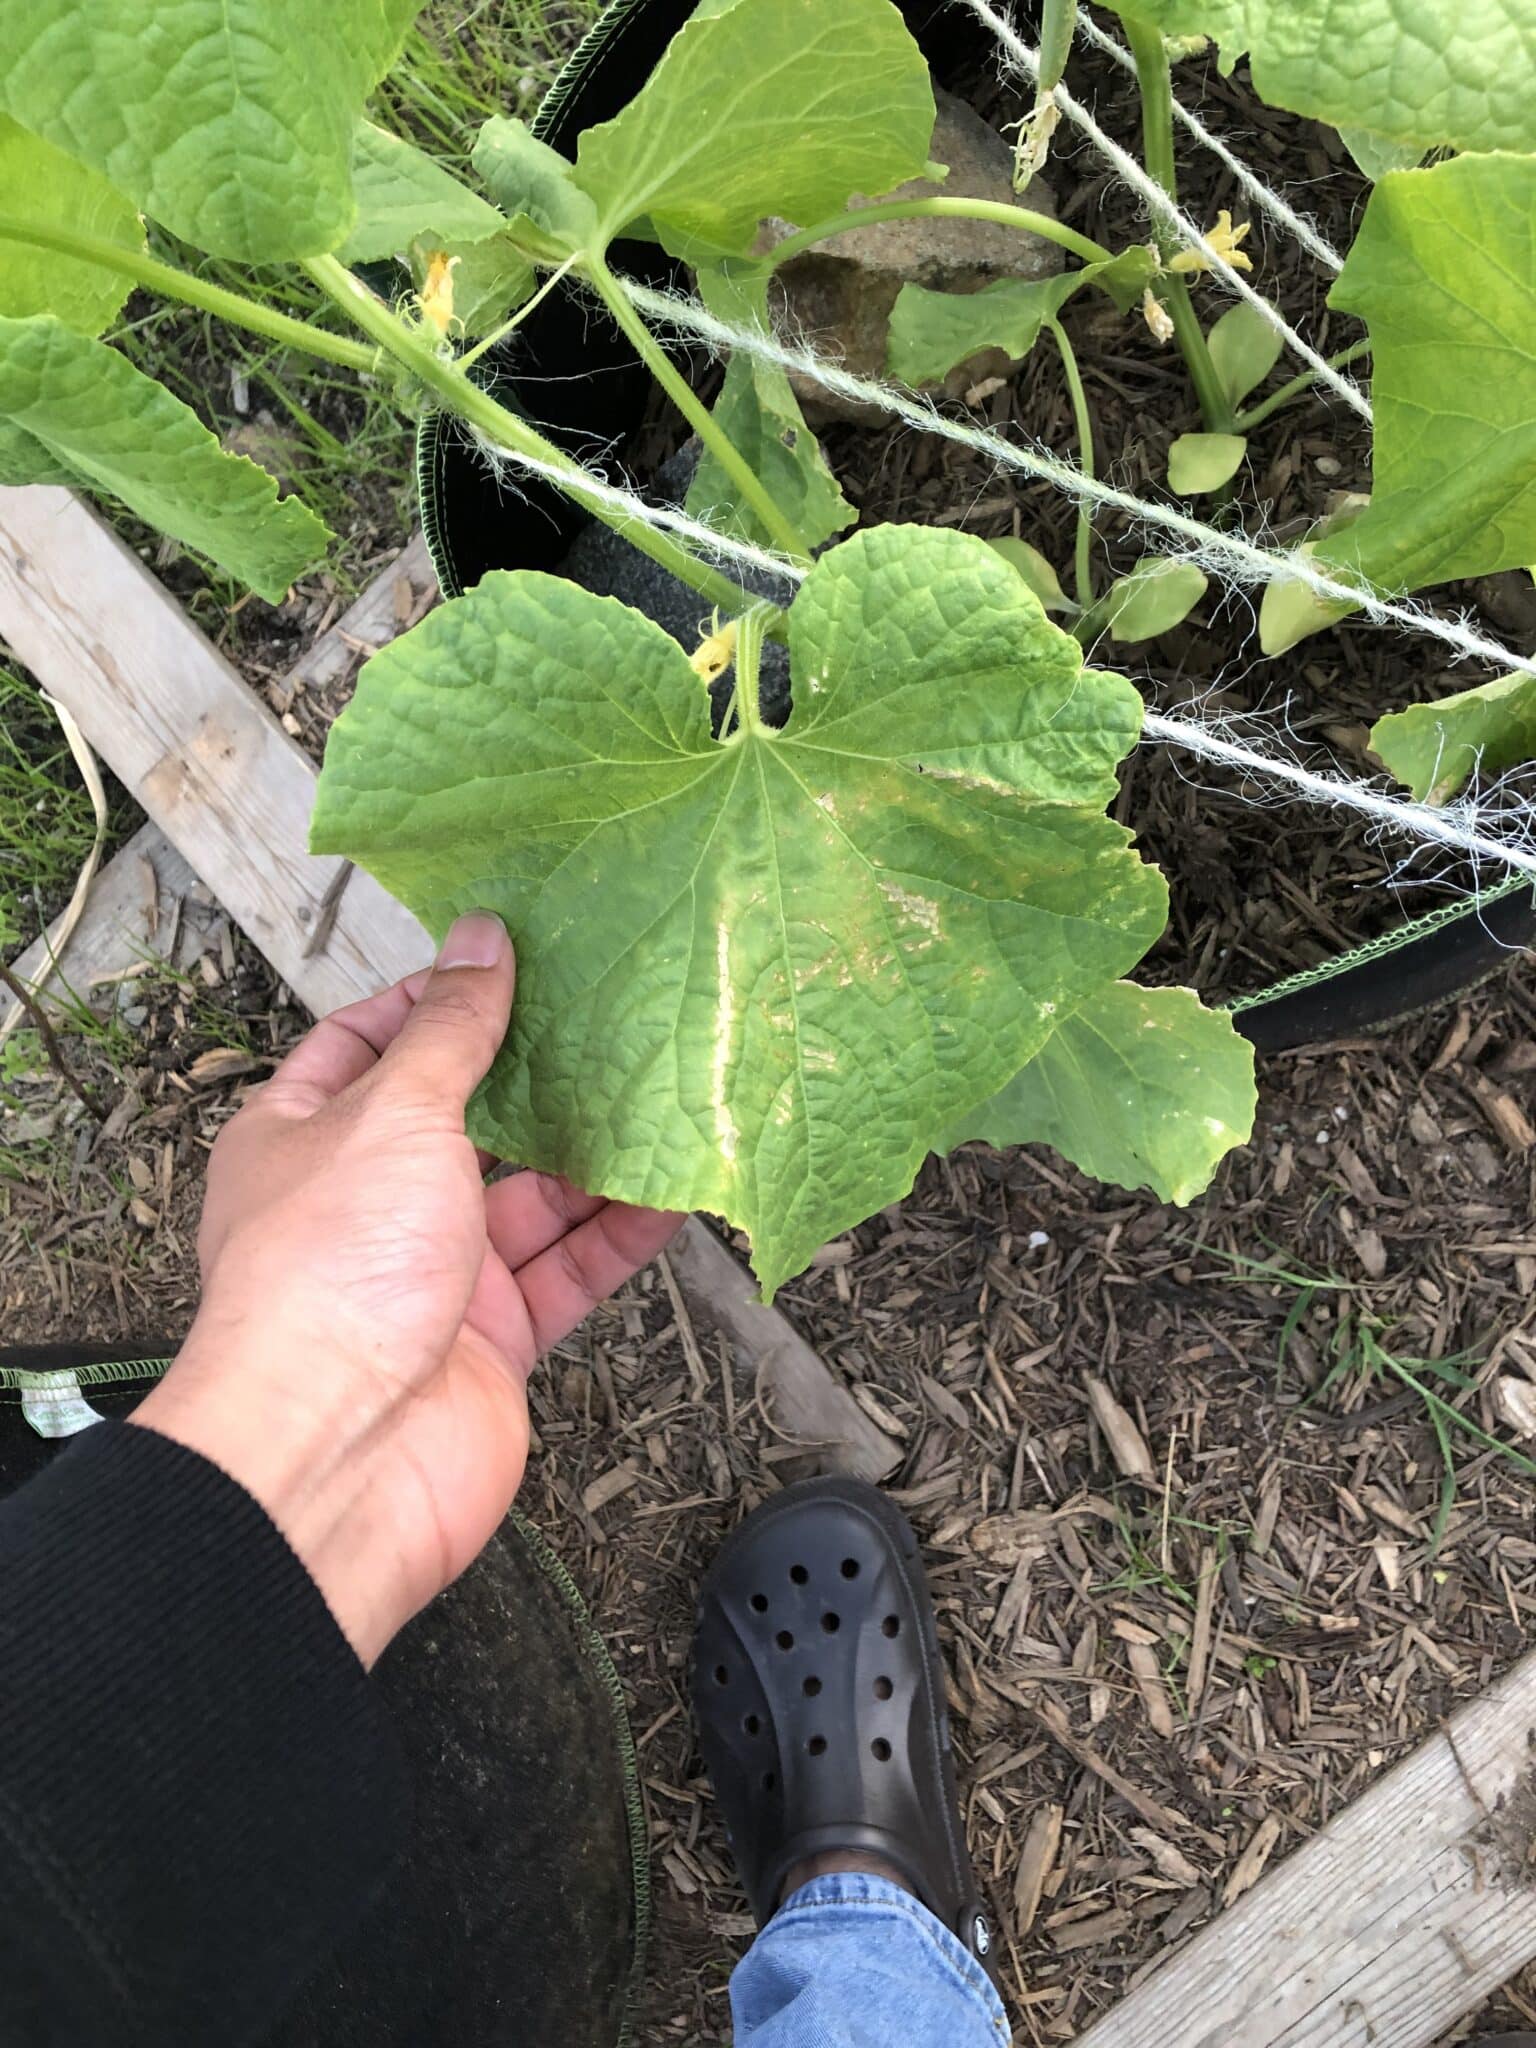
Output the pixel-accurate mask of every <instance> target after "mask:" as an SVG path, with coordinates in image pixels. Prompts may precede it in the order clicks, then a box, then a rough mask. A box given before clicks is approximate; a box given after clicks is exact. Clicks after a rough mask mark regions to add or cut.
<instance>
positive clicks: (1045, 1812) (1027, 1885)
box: [1013, 1802, 1065, 1938]
mask: <svg viewBox="0 0 1536 2048" xmlns="http://www.w3.org/2000/svg"><path fill="white" fill-rule="evenodd" d="M1064 1818H1065V1809H1064V1808H1062V1807H1060V1806H1054V1805H1052V1804H1050V1803H1049V1802H1047V1803H1046V1804H1045V1805H1043V1806H1037V1807H1036V1808H1035V1811H1034V1814H1033V1816H1032V1817H1031V1819H1030V1823H1029V1832H1028V1833H1027V1834H1026V1835H1025V1837H1024V1846H1023V1848H1022V1849H1021V1850H1020V1851H1019V1867H1018V1869H1017V1870H1016V1871H1015V1872H1014V1877H1013V1910H1014V1913H1015V1915H1016V1918H1017V1928H1016V1935H1017V1937H1018V1938H1022V1937H1023V1936H1024V1935H1025V1934H1027V1933H1028V1932H1029V1929H1030V1927H1031V1925H1032V1924H1033V1921H1034V1917H1035V1915H1036V1913H1038V1912H1039V1910H1040V1896H1041V1893H1042V1892H1043V1891H1044V1889H1045V1880H1046V1879H1047V1878H1048V1877H1049V1876H1050V1874H1051V1871H1052V1870H1053V1868H1054V1867H1055V1863H1056V1854H1057V1851H1058V1850H1059V1849H1060V1847H1061V1823H1062V1821H1063V1819H1064Z"/></svg>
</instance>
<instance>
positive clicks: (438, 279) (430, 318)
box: [418, 249, 459, 341]
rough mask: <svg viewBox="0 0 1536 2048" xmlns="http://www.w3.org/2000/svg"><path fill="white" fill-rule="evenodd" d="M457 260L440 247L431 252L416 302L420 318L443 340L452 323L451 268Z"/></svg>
mask: <svg viewBox="0 0 1536 2048" xmlns="http://www.w3.org/2000/svg"><path fill="white" fill-rule="evenodd" d="M458 260H459V259H458V257H457V256H448V255H445V254H444V252H443V251H442V250H441V249H435V250H434V251H433V252H432V260H431V262H430V263H429V264H428V265H427V280H426V283H425V284H424V285H423V286H422V288H421V296H420V299H419V302H418V303H419V304H420V306H421V317H422V319H423V320H425V322H426V323H427V325H428V326H429V327H430V328H432V329H433V330H434V331H435V332H436V334H437V335H438V336H439V338H440V339H442V340H444V341H446V340H447V338H448V330H449V328H450V327H451V326H452V325H453V270H454V265H455V264H456V263H457V262H458Z"/></svg>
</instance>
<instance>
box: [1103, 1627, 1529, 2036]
mask: <svg viewBox="0 0 1536 2048" xmlns="http://www.w3.org/2000/svg"><path fill="white" fill-rule="evenodd" d="M1533 1956H1536V1656H1531V1657H1527V1658H1525V1659H1524V1660H1523V1661H1522V1662H1521V1663H1519V1664H1517V1665H1516V1666H1515V1667H1514V1669H1513V1670H1512V1671H1510V1672H1508V1673H1506V1675H1505V1676H1504V1677H1503V1678H1502V1679H1500V1680H1499V1682H1498V1683H1497V1684H1496V1685H1494V1686H1493V1688H1492V1689H1491V1690H1490V1691H1489V1692H1486V1693H1484V1694H1483V1695H1482V1697H1481V1698H1479V1699H1476V1700H1474V1701H1473V1702H1472V1703H1471V1705H1470V1706H1466V1707H1463V1708H1462V1710H1461V1712H1460V1713H1459V1714H1457V1716H1456V1718H1455V1719H1454V1720H1453V1721H1452V1722H1451V1723H1450V1724H1449V1727H1448V1728H1447V1730H1446V1732H1445V1733H1443V1734H1440V1735H1436V1736H1434V1737H1433V1738H1432V1739H1431V1740H1430V1741H1428V1742H1426V1743H1425V1744H1423V1746H1422V1747H1421V1748H1419V1749H1417V1750H1415V1751H1414V1753H1413V1755H1412V1756H1410V1757H1408V1758H1407V1759H1406V1760H1405V1761H1404V1762H1402V1763H1401V1764H1399V1765H1397V1767H1396V1768H1395V1769H1394V1770H1391V1771H1389V1772H1388V1773H1387V1775H1386V1776H1385V1777H1384V1778H1381V1779H1379V1780H1378V1781H1377V1782H1376V1783H1375V1784H1374V1785H1372V1786H1371V1788H1370V1789H1369V1790H1368V1791H1367V1792H1364V1793H1362V1795H1361V1796H1360V1798H1358V1799H1357V1800H1355V1801H1354V1802H1353V1803H1352V1804H1351V1805H1350V1806H1347V1807H1346V1808H1345V1809H1344V1810H1343V1812H1342V1813H1340V1814H1338V1815H1337V1816H1336V1817H1335V1818H1334V1819H1333V1820H1332V1821H1330V1822H1329V1824H1328V1826H1327V1827H1326V1828H1324V1829H1323V1830H1322V1832H1321V1833H1320V1834H1318V1835H1315V1836H1314V1837H1313V1838H1312V1840H1311V1841H1310V1842H1308V1843H1306V1844H1305V1845H1304V1846H1303V1847H1302V1848H1300V1849H1298V1850H1297V1851H1296V1853H1295V1854H1294V1855H1293V1856H1291V1857H1289V1858H1288V1859H1287V1861H1286V1862H1284V1863H1282V1864H1281V1865H1280V1866H1279V1867H1278V1868H1277V1869H1276V1870H1275V1871H1274V1872H1273V1873H1272V1874H1271V1875H1270V1876H1268V1877H1265V1878H1263V1879H1262V1880H1261V1881H1260V1883H1259V1884H1258V1885H1257V1886H1256V1887H1255V1888H1254V1890H1253V1891H1251V1892H1250V1893H1249V1894H1248V1895H1247V1897H1246V1898H1244V1899H1241V1900H1240V1901H1239V1902H1238V1903H1237V1904H1236V1905H1234V1906H1233V1907H1232V1908H1231V1909H1230V1910H1229V1911H1227V1912H1226V1913H1224V1914H1222V1916H1221V1918H1220V1919H1218V1920H1216V1921H1214V1922H1213V1923H1212V1925H1211V1926H1209V1927H1208V1928H1206V1929H1205V1931H1204V1932H1203V1933H1201V1934H1199V1935H1197V1936H1196V1938H1195V1939H1194V1940H1193V1941H1192V1942H1191V1943H1190V1945H1189V1947H1188V1948H1186V1949H1185V1950H1183V1952H1182V1953H1181V1954H1179V1955H1177V1956H1175V1957H1174V1958H1173V1960H1172V1961H1171V1962H1167V1963H1164V1964H1163V1965H1162V1967H1161V1968H1160V1969H1158V1970H1156V1971H1155V1972H1154V1973H1153V1974H1152V1975H1151V1976H1150V1977H1148V1978H1147V1979H1146V1980H1145V1981H1144V1982H1143V1983H1142V1984H1141V1985H1140V1986H1139V1988H1138V1989H1136V1990H1134V1991H1132V1992H1131V1993H1130V1995H1129V1996H1128V1997H1127V1998H1125V1999H1123V2000H1122V2001H1121V2003H1120V2004H1119V2005H1117V2006H1116V2007H1115V2008H1114V2010H1113V2011H1112V2012H1109V2013H1107V2014H1106V2015H1105V2016H1104V2018H1103V2019H1101V2020H1099V2021H1098V2022H1097V2023H1096V2024H1095V2025H1094V2026H1092V2027H1090V2028H1089V2029H1088V2031H1087V2032H1086V2033H1085V2034H1083V2035H1081V2036H1080V2037H1079V2041H1078V2048H1427V2044H1428V2043H1430V2042H1432V2041H1434V2040H1435V2039H1436V2038H1437V2037H1438V2036H1439V2035H1440V2034H1442V2033H1443V2032H1444V2031H1445V2030H1446V2028H1448V2027H1449V2026H1451V2025H1452V2024H1453V2023H1454V2022H1455V2021H1456V2020H1458V2019H1459V2018H1461V2016H1462V2015H1463V2014H1464V2013H1468V2012H1471V2011H1472V2010H1473V2008H1474V2007H1475V2006H1477V2005H1479V2004H1481V2003H1482V2001H1483V2000H1484V1999H1485V1998H1486V1997H1487V1996H1488V1995H1489V1994H1490V1993H1491V1992H1492V1991H1494V1990H1496V1989H1497V1988H1498V1986H1499V1985H1500V1984H1502V1983H1504V1982H1505V1981H1506V1980H1507V1979H1508V1978H1510V1977H1512V1976H1513V1975H1514V1974H1515V1973H1516V1972H1517V1971H1518V1970H1520V1969H1522V1968H1523V1967H1524V1966H1525V1964H1526V1963H1528V1962H1529V1961H1530V1960H1531V1958H1532V1957H1533Z"/></svg>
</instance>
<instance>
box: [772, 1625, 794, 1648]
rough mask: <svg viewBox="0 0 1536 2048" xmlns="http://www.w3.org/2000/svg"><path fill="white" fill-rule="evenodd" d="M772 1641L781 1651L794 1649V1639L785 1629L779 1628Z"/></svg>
mask: <svg viewBox="0 0 1536 2048" xmlns="http://www.w3.org/2000/svg"><path fill="white" fill-rule="evenodd" d="M774 1641H775V1642H776V1643H777V1644H778V1646H779V1648H780V1649H781V1650H792V1649H793V1648H794V1647H795V1639H794V1637H793V1636H792V1635H791V1634H790V1632H789V1630H788V1629H787V1628H781V1629H780V1630H779V1632H778V1634H777V1635H776V1636H775V1637H774Z"/></svg>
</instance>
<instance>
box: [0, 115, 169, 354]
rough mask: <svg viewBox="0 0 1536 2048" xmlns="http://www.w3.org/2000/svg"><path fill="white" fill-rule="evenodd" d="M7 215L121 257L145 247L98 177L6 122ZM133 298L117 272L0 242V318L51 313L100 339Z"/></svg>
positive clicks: (1, 181)
mask: <svg viewBox="0 0 1536 2048" xmlns="http://www.w3.org/2000/svg"><path fill="white" fill-rule="evenodd" d="M6 213H8V214H13V215H15V217H16V218H17V219H18V220H20V221H25V222H28V223H29V224H31V225H33V226H47V227H61V228H68V229H70V230H71V231H72V232H73V233H75V234H80V235H91V236H93V237H94V238H95V239H96V240H98V241H103V242H112V243H114V244H116V246H117V247H118V248H120V249H131V250H139V249H142V248H143V247H144V223H143V221H142V220H140V218H139V215H138V211H137V209H136V208H135V207H132V206H130V205H129V203H128V201H127V200H126V199H125V198H124V197H123V195H122V193H121V192H119V191H118V190H117V189H116V187H115V186H112V185H109V184H108V182H107V180H106V179H105V178H104V177H102V175H101V174H100V172H99V171H93V170H92V169H91V168H90V166H89V165H88V164H82V163H77V162H76V160H75V159H74V158H73V157H71V156H66V155H65V154H64V152H63V150H62V149H55V148H54V146H53V144H52V143H51V142H44V141H43V140H42V139H41V138H40V137H39V136H36V135H30V134H28V132H27V130H26V129H25V128H22V127H19V126H18V125H17V123H16V122H14V121H12V120H11V119H10V118H9V117H8V116H7V115H5V114H0V214H6ZM132 290H133V280H132V279H131V278H127V277H124V276H123V275H122V274H121V272H119V271H116V270H104V269H103V268H102V266H101V265H100V264H99V263H84V262H81V261H80V260H79V259H78V258H77V257H73V256H60V255H58V254H56V253H55V252H54V251H53V250H51V249H38V248H33V247H31V246H30V245H29V244H28V243H26V242H11V241H7V240H6V239H5V237H4V235H3V234H0V313H4V314H6V315H7V316H8V317H9V318H11V319H13V320H25V319H27V318H29V317H30V316H31V315H32V314H33V313H53V314H56V315H57V317H58V318H59V319H60V320H62V321H63V322H64V324H65V326H66V327H73V328H74V329H75V330H76V332H77V333H79V334H100V332H101V331H102V329H103V328H104V327H110V326H111V324H112V322H113V321H114V320H115V319H116V318H117V316H118V314H119V313H120V312H121V311H122V310H123V306H124V305H125V303H126V302H127V298H128V294H129V293H130V292H131V291H132Z"/></svg>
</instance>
